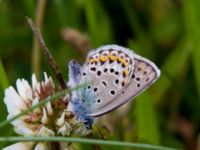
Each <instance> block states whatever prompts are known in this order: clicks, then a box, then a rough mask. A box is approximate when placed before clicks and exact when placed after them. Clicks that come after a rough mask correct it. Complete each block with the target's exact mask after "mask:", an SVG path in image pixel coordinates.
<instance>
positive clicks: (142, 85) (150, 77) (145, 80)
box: [90, 54, 160, 117]
mask: <svg viewBox="0 0 200 150" xmlns="http://www.w3.org/2000/svg"><path fill="white" fill-rule="evenodd" d="M134 61H135V64H134V70H133V73H132V75H131V81H130V83H129V85H128V86H127V87H126V88H124V89H123V91H122V92H121V93H120V95H118V96H117V97H116V98H115V99H112V100H111V101H110V103H108V104H107V105H104V107H99V108H96V109H95V110H94V111H93V112H92V113H91V114H90V115H91V116H94V117H95V116H101V115H103V114H105V113H107V112H110V111H112V110H113V109H115V108H117V107H119V106H121V105H123V104H124V103H126V102H128V101H130V100H132V99H133V98H135V97H136V96H137V95H139V94H140V93H142V92H143V91H144V90H145V89H147V88H148V87H149V86H150V85H152V84H153V83H154V82H155V81H156V80H157V79H158V78H159V76H160V70H159V69H158V68H157V66H156V65H155V64H154V63H152V62H151V61H150V60H148V59H146V58H143V57H141V56H139V55H136V54H135V55H134Z"/></svg>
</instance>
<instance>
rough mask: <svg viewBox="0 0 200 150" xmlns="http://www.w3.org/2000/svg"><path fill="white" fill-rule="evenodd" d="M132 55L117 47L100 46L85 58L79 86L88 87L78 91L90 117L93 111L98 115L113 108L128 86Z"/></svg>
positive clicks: (131, 70)
mask: <svg viewBox="0 0 200 150" xmlns="http://www.w3.org/2000/svg"><path fill="white" fill-rule="evenodd" d="M133 56H134V55H133V53H132V52H130V51H128V50H127V49H125V48H123V47H120V46H116V45H114V46H113V45H110V46H104V47H100V48H99V49H97V50H96V51H92V52H91V53H90V54H89V55H88V59H87V61H86V63H85V65H84V66H83V68H82V77H81V81H80V83H85V82H91V84H90V85H88V86H87V87H85V88H84V89H83V90H81V92H80V95H79V97H81V99H82V100H83V103H84V105H85V107H86V108H87V109H88V112H89V115H90V114H93V113H95V114H96V111H99V112H100V114H102V113H104V111H108V110H107V109H106V110H105V109H104V108H107V107H106V106H107V105H112V104H111V103H113V101H114V100H115V99H116V98H117V97H119V96H120V94H121V93H122V91H123V90H124V88H126V87H127V86H128V85H129V83H130V80H131V74H132V72H133V69H134V68H133V67H134V61H133ZM108 109H109V108H108ZM92 116H93V115H92Z"/></svg>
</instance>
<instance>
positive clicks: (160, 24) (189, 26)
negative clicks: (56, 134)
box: [0, 0, 200, 150]
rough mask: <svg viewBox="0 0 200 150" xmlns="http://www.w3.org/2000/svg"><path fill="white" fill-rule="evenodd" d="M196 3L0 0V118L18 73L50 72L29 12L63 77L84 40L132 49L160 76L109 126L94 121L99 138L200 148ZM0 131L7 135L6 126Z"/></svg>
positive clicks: (24, 75) (83, 51) (81, 52)
mask: <svg viewBox="0 0 200 150" xmlns="http://www.w3.org/2000/svg"><path fill="white" fill-rule="evenodd" d="M199 8H200V1H198V0H184V1H183V0H49V1H45V0H38V1H35V0H21V1H12V0H0V59H1V60H0V97H1V101H0V121H2V120H5V119H6V116H7V111H6V107H5V105H4V102H3V97H4V90H5V88H7V87H8V86H9V85H13V86H15V82H16V80H17V79H18V78H25V79H27V80H29V81H30V79H31V74H32V73H33V72H36V74H37V76H38V78H40V76H41V79H42V78H43V77H42V76H43V72H44V71H46V72H47V73H48V74H49V75H52V76H53V73H52V71H51V70H50V68H49V65H48V63H47V61H46V59H45V57H44V56H43V55H42V53H41V52H40V51H39V52H40V53H39V54H38V53H37V52H38V51H37V45H35V44H34V42H33V36H32V31H31V29H30V28H29V26H28V25H27V23H26V20H25V16H29V17H31V18H33V20H36V23H37V24H38V26H39V28H40V29H41V30H42V34H43V37H44V39H45V41H46V43H47V45H48V48H49V49H50V50H51V52H52V54H53V56H54V58H55V60H56V62H57V64H58V66H59V68H60V70H61V72H62V73H63V75H64V77H65V79H66V80H67V78H68V76H67V74H68V68H67V63H68V62H69V60H71V59H76V60H78V61H79V62H80V63H82V62H84V60H85V55H86V54H87V50H88V48H89V47H91V48H97V47H98V46H101V45H104V44H118V45H122V46H125V47H128V48H130V49H133V50H134V51H135V52H136V53H138V54H140V55H142V56H144V57H147V58H149V59H151V60H152V61H154V62H155V63H156V64H157V65H158V66H159V68H160V69H161V72H162V74H161V78H160V79H159V80H158V81H157V82H156V83H155V84H154V85H153V86H152V87H150V88H149V89H148V90H147V91H145V92H144V93H143V94H142V95H141V96H139V97H138V98H137V100H135V101H134V102H132V103H129V104H128V105H129V106H130V104H131V107H129V108H128V107H127V109H128V111H127V112H125V113H124V110H122V111H123V113H122V112H120V110H118V111H115V112H114V113H112V115H113V116H114V120H113V119H112V120H111V119H110V120H109V116H108V117H107V118H106V119H107V122H106V125H107V126H108V127H104V126H106V125H105V124H103V123H105V122H103V123H102V125H100V124H99V125H98V124H97V125H96V126H97V128H98V130H99V131H100V132H102V134H104V135H106V136H105V137H106V139H109V140H120V141H130V142H140V143H149V144H158V145H162V146H168V147H174V148H181V149H188V150H192V149H200V136H199V135H200V134H199V133H200V9H199ZM69 28H70V29H69ZM66 36H67V37H66ZM70 37H71V38H70ZM77 44H78V45H79V47H77V46H76V45H77ZM80 47H82V49H81V48H80ZM53 78H54V79H55V76H53ZM119 114H120V115H119ZM111 118H113V117H111ZM115 119H116V120H115ZM119 120H120V121H119ZM0 135H1V136H6V135H12V128H11V127H6V128H3V129H0ZM2 144H6V143H1V146H2ZM85 148H86V146H84V148H83V149H85ZM87 148H91V146H87ZM109 148H110V147H108V146H106V147H104V146H102V149H105V150H106V149H109ZM115 148H116V149H122V148H117V147H115ZM124 149H127V148H124Z"/></svg>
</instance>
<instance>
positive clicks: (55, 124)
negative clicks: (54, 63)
mask: <svg viewBox="0 0 200 150" xmlns="http://www.w3.org/2000/svg"><path fill="white" fill-rule="evenodd" d="M44 78H45V80H44V81H42V82H38V81H37V79H36V76H35V75H34V74H33V75H32V85H29V83H28V82H27V81H26V80H24V79H18V80H17V82H16V86H17V90H15V89H14V88H13V87H12V86H10V87H8V88H7V89H6V90H5V97H4V102H5V104H6V106H7V110H8V117H7V119H9V118H12V117H14V116H16V115H17V114H19V113H22V112H23V111H25V110H27V109H29V108H30V107H32V106H34V105H36V104H38V103H39V102H40V101H41V100H44V99H45V98H47V97H49V96H52V95H53V94H55V93H56V92H58V90H56V89H55V86H54V83H53V80H52V78H51V77H48V76H47V74H46V73H44ZM68 99H69V96H68V94H67V95H66V96H64V97H60V98H58V99H57V100H54V101H51V102H48V103H47V104H45V105H43V106H40V107H37V108H35V109H34V110H33V111H31V112H29V113H27V114H25V115H23V116H21V117H19V118H17V119H15V120H14V121H12V122H11V124H12V125H13V126H14V130H15V132H16V133H18V134H20V135H23V136H45V137H46V136H56V135H59V136H73V135H74V134H76V135H79V136H81V135H86V134H88V133H89V132H90V131H88V129H87V128H86V127H85V125H84V123H83V122H80V121H78V120H77V119H76V116H74V113H73V111H72V109H71V106H70V105H68V104H69V103H68ZM48 145H49V144H48V143H47V142H38V143H35V142H19V143H16V144H13V145H11V146H9V147H6V148H4V150H15V149H22V150H23V148H24V147H26V149H34V150H42V149H44V150H45V149H48V148H47V146H48ZM19 147H21V148H19Z"/></svg>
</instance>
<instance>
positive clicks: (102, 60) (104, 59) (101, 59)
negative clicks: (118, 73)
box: [100, 56, 108, 62]
mask: <svg viewBox="0 0 200 150" xmlns="http://www.w3.org/2000/svg"><path fill="white" fill-rule="evenodd" d="M107 59H108V57H107V56H101V57H100V61H101V62H105V61H106V60H107Z"/></svg>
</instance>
